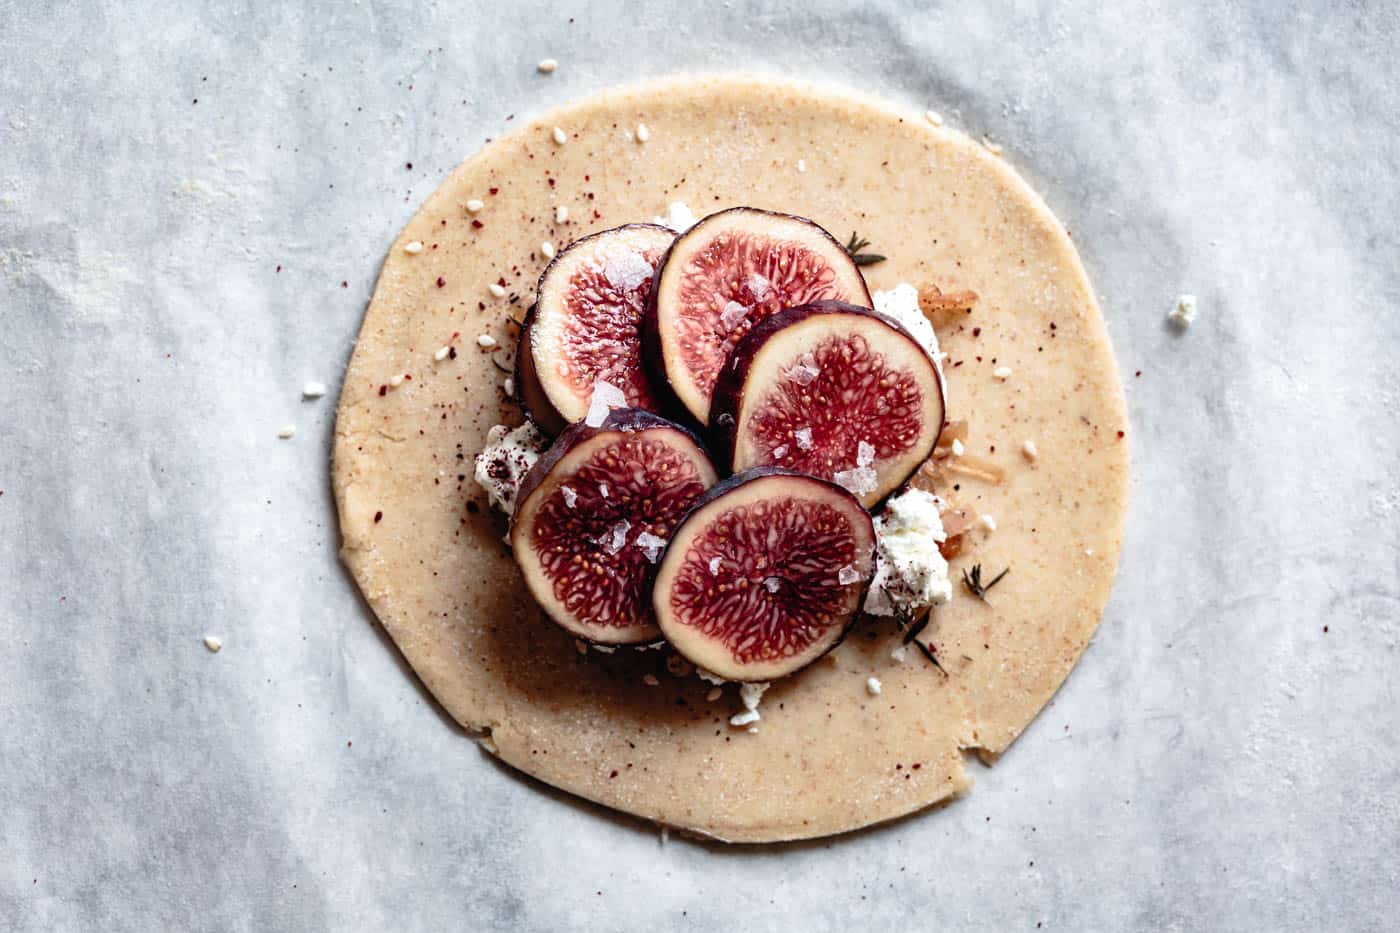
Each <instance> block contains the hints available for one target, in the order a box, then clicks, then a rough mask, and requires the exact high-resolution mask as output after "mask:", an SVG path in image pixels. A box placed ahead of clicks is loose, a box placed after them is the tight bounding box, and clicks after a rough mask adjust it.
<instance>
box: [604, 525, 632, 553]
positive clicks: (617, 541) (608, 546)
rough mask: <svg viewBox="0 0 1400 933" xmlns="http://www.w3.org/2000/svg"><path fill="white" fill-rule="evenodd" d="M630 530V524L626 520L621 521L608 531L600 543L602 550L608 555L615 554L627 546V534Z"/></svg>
mask: <svg viewBox="0 0 1400 933" xmlns="http://www.w3.org/2000/svg"><path fill="white" fill-rule="evenodd" d="M631 529H632V523H631V522H629V521H628V520H627V519H625V518H624V519H622V520H620V521H618V522H617V523H616V524H614V525H613V526H612V527H611V528H609V529H608V537H607V538H606V539H605V540H604V541H603V542H602V544H603V550H605V551H607V552H608V554H610V555H612V554H616V553H617V552H618V551H620V550H622V548H623V546H624V545H626V544H627V532H628V531H630V530H631Z"/></svg>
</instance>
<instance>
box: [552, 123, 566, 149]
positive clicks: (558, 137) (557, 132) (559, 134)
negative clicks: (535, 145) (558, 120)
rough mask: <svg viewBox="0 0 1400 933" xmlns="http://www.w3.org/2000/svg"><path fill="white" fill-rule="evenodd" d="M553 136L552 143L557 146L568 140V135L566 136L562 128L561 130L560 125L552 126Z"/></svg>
mask: <svg viewBox="0 0 1400 933" xmlns="http://www.w3.org/2000/svg"><path fill="white" fill-rule="evenodd" d="M553 136H554V144H555V145H557V146H562V145H564V144H565V143H566V142H568V141H569V136H568V134H567V133H565V132H564V130H563V128H562V127H558V126H556V127H555V128H554V133H553Z"/></svg>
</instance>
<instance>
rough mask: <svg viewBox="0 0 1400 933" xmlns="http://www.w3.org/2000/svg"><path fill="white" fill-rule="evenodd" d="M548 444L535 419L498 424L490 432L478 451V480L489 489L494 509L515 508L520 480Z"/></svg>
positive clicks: (488, 494)
mask: <svg viewBox="0 0 1400 933" xmlns="http://www.w3.org/2000/svg"><path fill="white" fill-rule="evenodd" d="M544 448H545V440H544V438H543V437H542V436H541V435H540V432H539V431H538V430H536V428H535V425H534V422H531V421H526V422H525V423H524V424H522V425H520V427H518V428H514V429H511V428H508V427H506V426H505V425H503V424H498V425H496V426H495V427H493V428H492V429H491V430H490V431H488V432H486V447H485V449H484V450H482V451H481V453H479V454H477V455H476V482H477V485H478V486H480V487H481V488H482V489H484V490H486V495H487V497H488V498H489V499H490V501H491V507H492V508H493V509H499V510H501V511H502V512H504V513H506V514H507V515H510V514H512V513H513V512H514V511H515V494H516V492H518V491H519V489H520V481H521V480H522V479H524V478H525V474H526V473H528V472H529V471H530V467H532V466H534V465H535V461H536V460H538V459H539V458H540V454H541V453H542V452H543V451H544Z"/></svg>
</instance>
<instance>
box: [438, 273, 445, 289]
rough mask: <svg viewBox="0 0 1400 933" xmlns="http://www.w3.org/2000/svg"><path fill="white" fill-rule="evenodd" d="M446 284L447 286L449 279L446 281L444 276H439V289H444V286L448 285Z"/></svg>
mask: <svg viewBox="0 0 1400 933" xmlns="http://www.w3.org/2000/svg"><path fill="white" fill-rule="evenodd" d="M446 284H447V279H444V278H443V277H442V276H438V280H437V287H438V288H442V287H443V286H444V285H446Z"/></svg>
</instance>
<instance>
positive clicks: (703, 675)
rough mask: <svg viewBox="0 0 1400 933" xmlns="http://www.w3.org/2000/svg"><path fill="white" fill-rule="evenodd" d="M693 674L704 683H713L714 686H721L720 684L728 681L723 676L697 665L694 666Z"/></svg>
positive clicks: (722, 684)
mask: <svg viewBox="0 0 1400 933" xmlns="http://www.w3.org/2000/svg"><path fill="white" fill-rule="evenodd" d="M695 676H696V677H699V678H700V679H701V680H703V681H704V682H705V683H707V684H714V685H715V686H716V687H722V686H724V685H725V684H727V683H729V681H727V680H725V679H724V678H723V677H719V676H716V675H715V674H711V673H710V672H709V671H707V670H705V669H704V668H703V667H697V668H695Z"/></svg>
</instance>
